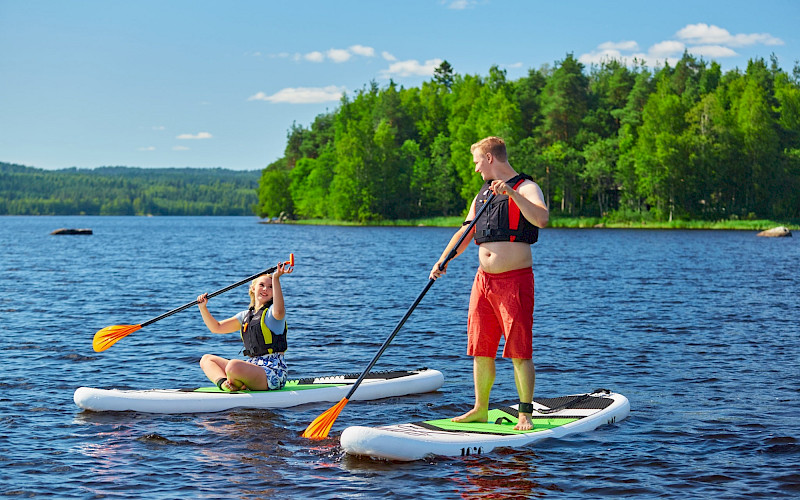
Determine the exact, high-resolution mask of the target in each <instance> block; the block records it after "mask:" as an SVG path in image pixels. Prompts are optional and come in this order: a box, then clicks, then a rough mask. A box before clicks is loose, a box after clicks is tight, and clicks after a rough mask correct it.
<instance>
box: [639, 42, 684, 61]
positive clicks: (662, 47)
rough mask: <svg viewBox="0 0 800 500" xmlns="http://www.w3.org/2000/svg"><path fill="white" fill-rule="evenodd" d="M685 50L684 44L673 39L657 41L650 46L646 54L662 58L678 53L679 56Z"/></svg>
mask: <svg viewBox="0 0 800 500" xmlns="http://www.w3.org/2000/svg"><path fill="white" fill-rule="evenodd" d="M684 50H686V45H684V44H683V42H676V41H675V40H665V41H663V42H658V43H657V44H655V45H653V46H651V47H650V49H649V50H648V51H647V54H648V55H649V56H651V57H655V58H664V57H670V56H675V55H678V56H680V55H681V54H683V51H684Z"/></svg>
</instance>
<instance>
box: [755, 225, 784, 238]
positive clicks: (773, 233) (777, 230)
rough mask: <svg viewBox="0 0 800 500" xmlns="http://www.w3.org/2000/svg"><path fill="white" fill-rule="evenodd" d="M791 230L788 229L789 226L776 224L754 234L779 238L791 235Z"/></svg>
mask: <svg viewBox="0 0 800 500" xmlns="http://www.w3.org/2000/svg"><path fill="white" fill-rule="evenodd" d="M791 235H792V232H791V231H789V228H788V227H786V226H778V227H773V228H772V229H767V230H766V231H761V232H760V233H758V234H757V235H756V236H764V237H767V238H781V237H784V236H791Z"/></svg>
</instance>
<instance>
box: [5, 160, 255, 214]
mask: <svg viewBox="0 0 800 500" xmlns="http://www.w3.org/2000/svg"><path fill="white" fill-rule="evenodd" d="M259 176H260V172H259V171H258V170H252V171H234V170H225V169H221V168H216V169H201V168H153V169H151V168H133V167H100V168H96V169H77V168H68V169H60V170H43V169H38V168H33V167H27V166H22V165H14V164H9V163H0V215H252V214H253V213H254V210H255V208H256V205H257V202H258V195H257V186H258V180H259Z"/></svg>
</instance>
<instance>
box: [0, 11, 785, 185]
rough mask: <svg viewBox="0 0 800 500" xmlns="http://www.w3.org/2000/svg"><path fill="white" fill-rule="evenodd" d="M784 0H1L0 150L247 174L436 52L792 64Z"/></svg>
mask: <svg viewBox="0 0 800 500" xmlns="http://www.w3.org/2000/svg"><path fill="white" fill-rule="evenodd" d="M798 26H800V1H797V0H762V1H761V2H755V1H752V0H746V1H743V0H708V1H704V0H690V1H685V0H673V1H670V2H649V1H642V0H637V1H634V0H625V1H613V0H606V1H599V0H594V1H585V0H572V1H570V0H549V1H539V0H527V1H526V0H405V1H402V2H390V1H379V0H375V1H355V0H341V1H336V0H328V1H322V0H294V1H285V0H282V1H268V0H261V1H249V0H232V1H205V0H192V1H188V0H159V1H153V0H135V1H134V0H130V1H127V2H125V1H113V0H104V1H92V0H0V161H5V162H10V163H19V164H23V165H28V166H33V167H39V168H47V169H54V168H65V167H71V166H77V167H80V168H93V167H98V166H105V165H126V166H138V167H185V166H189V167H223V168H230V169H236V170H252V169H261V168H263V167H264V166H266V165H268V164H269V163H271V162H273V161H275V160H276V159H278V158H280V157H281V156H283V150H284V147H285V145H286V134H287V131H288V129H289V128H290V127H291V126H292V123H293V122H296V123H298V124H300V125H303V126H308V125H310V123H311V122H312V121H313V119H314V117H315V116H317V115H319V114H320V113H324V112H326V111H332V110H334V109H335V108H336V106H337V104H338V100H339V96H340V95H341V94H342V92H347V93H352V92H353V91H356V90H358V89H360V88H362V87H364V86H365V85H367V84H369V82H370V81H373V80H374V81H376V82H377V83H378V85H380V86H385V85H386V84H388V82H389V79H393V80H394V81H395V82H396V83H398V84H400V85H403V86H405V87H413V86H419V85H420V84H421V83H422V82H423V81H426V80H429V79H430V78H431V75H432V72H433V68H435V67H436V66H438V64H439V63H440V62H441V61H442V60H447V61H448V62H449V63H450V64H451V65H452V66H453V68H454V69H455V71H456V72H457V73H460V74H480V75H486V74H488V71H489V68H490V67H491V66H492V65H495V64H496V65H498V66H500V67H501V68H504V69H506V70H507V73H508V77H509V78H510V79H517V78H520V77H522V76H525V75H526V74H527V73H528V70H529V69H536V68H539V67H541V66H542V65H546V64H547V65H551V66H552V65H554V64H555V63H556V62H557V61H560V60H562V59H564V57H565V56H566V54H567V53H573V54H574V55H575V57H577V58H579V59H580V60H581V61H582V62H584V64H586V65H589V64H591V63H592V62H597V61H600V60H601V59H602V58H603V57H609V56H613V57H616V58H622V59H627V60H630V59H631V58H633V57H639V58H644V59H645V60H646V61H647V63H648V66H650V67H651V68H652V67H655V66H657V65H661V64H663V61H664V60H674V59H676V58H679V57H680V56H681V54H682V53H683V51H684V50H689V51H690V52H691V53H693V54H696V55H698V56H703V58H704V59H705V60H712V59H713V60H716V61H718V62H719V63H720V64H721V65H722V68H723V70H725V71H728V70H732V69H734V68H740V69H744V68H745V67H746V65H747V60H748V59H749V58H756V57H763V58H764V59H767V60H768V59H769V57H770V54H773V53H774V54H775V55H776V56H777V57H778V60H779V63H780V65H781V67H782V68H783V69H784V70H786V71H789V72H791V70H792V68H793V67H794V64H795V61H797V60H798V59H800V36H799V35H798V33H800V29H798Z"/></svg>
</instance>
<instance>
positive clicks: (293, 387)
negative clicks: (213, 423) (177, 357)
mask: <svg viewBox="0 0 800 500" xmlns="http://www.w3.org/2000/svg"><path fill="white" fill-rule="evenodd" d="M343 385H347V384H298V383H297V381H296V380H290V381H289V382H286V385H285V386H283V389H278V390H277V391H237V392H241V393H242V394H250V393H253V394H260V393H263V392H286V391H307V390H309V389H323V388H325V387H341V386H343ZM192 392H225V393H228V394H230V393H229V392H228V391H222V390H220V389H219V387H217V386H214V387H199V388H197V389H195V390H194V391H192Z"/></svg>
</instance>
